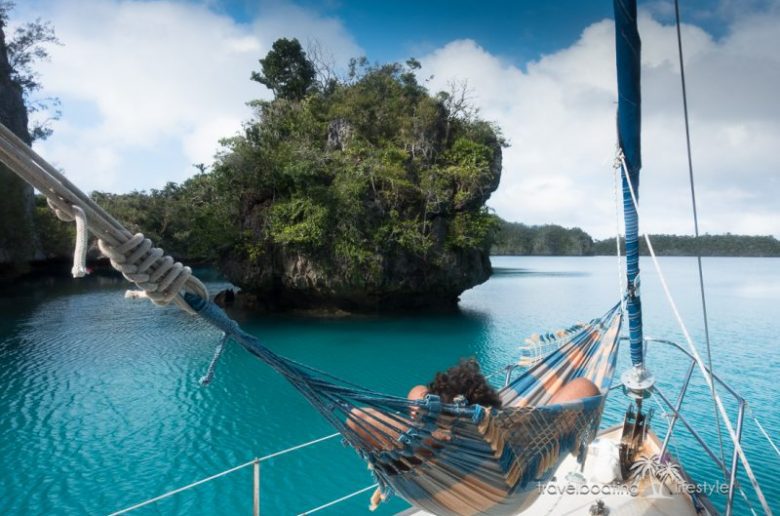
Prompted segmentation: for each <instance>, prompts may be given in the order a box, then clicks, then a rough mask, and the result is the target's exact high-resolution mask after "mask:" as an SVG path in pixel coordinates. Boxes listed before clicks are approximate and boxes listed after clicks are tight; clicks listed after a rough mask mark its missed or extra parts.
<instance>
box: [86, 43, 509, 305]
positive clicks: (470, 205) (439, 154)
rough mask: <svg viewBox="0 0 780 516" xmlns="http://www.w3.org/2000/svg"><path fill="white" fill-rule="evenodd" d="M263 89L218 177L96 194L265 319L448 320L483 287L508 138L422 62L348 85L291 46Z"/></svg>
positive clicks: (219, 163) (267, 67)
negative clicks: (316, 315)
mask: <svg viewBox="0 0 780 516" xmlns="http://www.w3.org/2000/svg"><path fill="white" fill-rule="evenodd" d="M260 65H261V70H260V71H258V72H255V73H253V74H252V79H253V80H256V81H258V82H260V83H262V84H264V85H265V86H267V87H268V88H269V89H270V90H271V91H273V93H274V99H273V100H270V101H266V100H262V101H260V100H258V101H253V102H251V103H250V104H251V105H252V106H253V107H254V109H255V116H254V118H253V119H252V120H250V121H248V122H247V123H245V125H244V131H243V132H242V134H240V135H237V136H235V137H233V138H229V139H227V140H225V141H224V144H225V147H224V151H223V152H222V153H221V154H220V155H219V156H217V159H216V161H215V163H214V164H213V165H212V166H210V167H206V166H200V167H199V168H200V169H201V173H200V174H197V175H196V176H195V177H193V178H191V179H189V180H187V181H185V182H184V183H182V184H181V185H175V184H169V185H167V186H166V187H165V188H164V189H162V190H152V191H151V192H150V193H148V194H147V193H144V192H135V193H132V194H125V195H113V194H101V193H97V194H94V196H95V198H96V200H97V201H98V203H100V204H101V205H103V206H104V207H106V208H107V209H108V211H109V212H111V213H113V214H115V215H116V216H117V217H118V218H119V219H120V220H122V221H123V222H125V223H127V224H128V226H129V227H131V228H132V229H140V230H143V231H144V232H145V233H146V234H147V235H148V236H150V237H151V238H152V239H153V240H154V241H155V242H157V243H159V245H162V246H163V247H164V248H165V249H166V251H168V252H171V253H172V254H173V255H174V256H178V257H181V258H187V260H188V261H193V259H194V260H196V261H201V262H203V261H205V262H209V263H213V264H216V265H217V267H218V268H219V269H220V270H221V271H222V272H223V273H224V274H225V275H226V276H227V278H228V279H229V280H230V281H231V282H232V283H233V284H234V285H236V286H238V287H240V289H241V291H240V293H239V294H238V295H237V296H235V302H236V303H237V304H241V305H244V306H246V307H248V308H251V309H254V310H296V309H306V310H311V309H313V310H346V311H349V312H355V311H371V312H373V311H382V310H398V309H418V308H441V307H452V306H455V304H456V303H457V301H458V296H459V295H460V294H461V292H463V291H464V290H466V289H468V288H471V287H473V286H474V285H477V284H479V283H482V282H484V281H485V280H487V279H488V277H489V276H490V274H491V267H490V260H489V251H490V246H491V244H492V241H493V237H494V234H495V232H496V231H497V229H498V219H497V218H496V217H495V215H493V214H492V213H490V212H489V211H488V209H487V208H486V207H485V201H487V199H488V198H489V197H490V195H491V193H492V192H493V191H495V189H496V188H497V187H498V184H499V180H500V177H501V155H502V146H503V145H505V143H504V141H503V139H502V138H501V135H500V131H499V130H498V128H496V127H495V126H494V125H492V124H490V123H488V122H486V121H484V120H481V119H480V118H479V117H478V116H477V113H476V110H474V109H472V108H471V107H470V106H469V105H468V102H467V101H466V99H467V92H466V90H465V89H464V88H463V87H460V88H456V87H454V88H453V90H452V91H451V92H449V93H445V92H442V93H438V94H436V95H431V94H430V93H429V92H428V91H427V89H426V88H425V87H424V86H423V85H421V84H420V83H419V82H418V79H417V75H418V74H417V72H418V69H419V68H420V64H419V63H418V62H417V61H416V60H414V59H410V60H409V61H407V63H405V64H403V65H401V64H387V65H369V64H368V63H367V62H366V61H365V60H364V59H360V60H357V59H356V60H353V61H352V62H351V64H350V67H349V71H348V72H347V73H346V74H345V76H343V77H337V76H336V75H334V74H332V73H329V72H328V70H327V69H323V68H321V67H318V66H317V65H315V64H314V63H312V62H311V61H310V60H309V58H308V57H307V55H306V53H305V52H304V51H303V49H302V48H301V46H300V44H299V43H298V41H297V40H287V39H281V40H278V41H277V42H276V43H274V45H273V48H272V49H271V51H270V52H269V54H268V55H267V56H266V57H265V58H264V59H261V60H260Z"/></svg>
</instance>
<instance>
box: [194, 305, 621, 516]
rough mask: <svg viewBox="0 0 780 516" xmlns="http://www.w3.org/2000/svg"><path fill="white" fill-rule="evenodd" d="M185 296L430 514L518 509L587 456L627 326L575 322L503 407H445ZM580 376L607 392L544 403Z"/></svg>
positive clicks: (460, 402)
mask: <svg viewBox="0 0 780 516" xmlns="http://www.w3.org/2000/svg"><path fill="white" fill-rule="evenodd" d="M184 299H185V301H186V302H187V303H188V304H189V305H190V307H191V308H192V309H193V310H194V311H195V312H196V313H198V314H199V315H200V316H201V317H203V318H204V319H205V320H207V321H208V322H210V323H211V324H213V325H214V326H216V327H217V328H219V329H220V330H222V331H223V332H225V336H226V338H230V339H233V340H235V341H236V342H238V343H239V344H241V345H242V346H243V347H244V348H246V349H247V350H248V351H249V352H250V353H252V354H253V355H255V356H256V357H258V358H260V359H261V360H262V361H263V362H265V363H267V364H268V365H269V366H271V367H272V368H273V369H275V370H276V371H277V372H279V373H280V374H282V375H283V376H284V377H285V378H286V379H287V380H288V381H289V382H290V383H291V384H292V385H293V386H294V387H295V388H296V389H298V390H299V391H300V392H301V393H302V394H303V395H304V396H305V397H306V398H307V399H308V400H309V402H310V403H311V404H312V405H313V406H314V408H315V409H317V410H318V411H319V412H320V413H321V414H322V415H323V416H324V417H325V418H326V419H327V420H328V421H329V422H330V423H331V424H332V425H333V426H334V427H335V428H336V429H337V430H338V431H339V432H340V433H341V434H342V435H343V436H344V439H345V441H346V442H347V443H348V444H349V445H350V446H352V447H353V448H354V449H355V450H356V451H357V452H358V454H360V456H361V457H362V458H363V459H364V460H365V461H366V462H368V464H369V467H370V468H371V469H372V470H373V472H374V475H375V477H376V479H377V481H378V483H379V485H380V488H381V489H382V490H383V491H384V492H385V493H390V492H392V491H394V492H396V493H398V494H399V495H400V496H401V497H402V498H404V499H405V500H407V501H408V502H409V503H411V504H413V505H415V506H417V507H420V508H423V509H425V510H427V511H430V512H432V513H434V514H477V513H480V514H507V513H508V512H517V511H520V510H522V509H523V508H524V507H525V506H527V505H528V504H530V503H531V502H532V501H533V500H534V499H535V497H536V495H538V492H539V490H538V488H537V483H538V482H543V481H546V480H548V479H549V477H550V476H551V475H552V472H553V471H555V469H556V467H557V466H558V465H559V464H560V462H561V461H562V460H563V458H564V457H565V456H566V454H567V453H569V452H571V453H574V454H579V459H580V460H581V459H583V458H584V457H583V455H582V454H583V453H584V451H585V450H586V449H587V444H588V443H589V442H590V441H591V440H593V438H594V437H595V434H596V431H597V429H598V425H599V422H600V420H601V413H602V410H603V406H604V401H605V399H606V394H607V392H608V390H609V387H610V385H611V382H612V374H613V371H614V368H615V360H616V351H617V347H618V345H617V342H618V334H619V333H620V326H621V321H622V311H621V309H620V304H618V305H616V306H615V307H613V308H612V309H610V310H609V311H608V312H607V313H606V314H604V315H603V316H602V317H600V318H598V319H594V320H593V321H591V322H590V323H588V324H584V325H579V326H578V329H577V330H576V331H574V332H572V333H570V334H568V336H567V337H566V338H563V339H561V340H560V346H559V347H558V348H557V349H556V350H554V351H553V352H551V353H550V354H549V355H547V356H546V357H544V358H543V359H541V360H540V361H539V362H538V363H537V364H536V365H535V366H533V367H532V368H531V369H529V370H527V371H525V372H524V373H523V374H522V375H520V376H519V377H518V378H517V379H515V380H514V381H512V382H510V383H508V385H506V386H505V387H504V388H503V389H501V390H500V391H499V396H500V399H501V402H502V408H501V409H490V408H485V407H482V406H480V405H469V404H468V401H467V400H465V399H462V398H461V399H456V400H455V402H454V403H449V404H447V403H443V402H442V401H441V400H440V399H439V397H438V396H435V395H430V394H429V395H428V396H426V398H425V399H423V400H409V399H407V398H403V397H398V396H391V395H387V394H382V393H379V392H376V391H372V390H369V389H365V388H363V387H360V386H357V385H354V384H352V383H349V382H346V381H344V380H340V379H338V378H336V377H334V376H332V375H330V374H328V373H326V372H323V371H320V370H317V369H315V368H312V367H310V366H307V365H304V364H301V363H298V362H295V361H293V360H290V359H288V358H284V357H281V356H279V355H277V354H275V353H274V352H272V351H271V350H269V349H268V348H267V347H265V346H263V345H262V344H261V343H260V342H259V340H258V339H257V338H255V337H254V336H252V335H249V334H248V333H246V332H244V331H243V330H242V329H241V328H240V327H239V326H238V324H237V323H236V322H235V321H233V320H232V319H230V318H229V317H228V316H227V315H226V314H225V313H224V312H223V311H222V309H220V308H219V307H218V306H216V305H215V304H214V303H212V302H210V301H206V300H204V299H202V298H200V297H199V296H197V295H194V294H189V293H187V294H185V295H184ZM212 365H213V364H212ZM210 371H213V368H211V367H210ZM581 377H583V378H587V379H589V380H590V381H592V382H593V383H594V384H595V385H596V386H597V387H598V388H599V390H600V391H601V394H600V395H597V396H593V397H589V398H584V399H579V400H575V401H570V402H566V403H562V404H555V405H547V404H546V403H548V402H549V400H550V399H551V398H552V396H553V395H554V394H555V393H556V392H558V390H560V388H561V387H562V386H563V385H565V384H566V383H568V382H570V381H571V380H573V379H575V378H581Z"/></svg>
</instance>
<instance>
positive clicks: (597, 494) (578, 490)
mask: <svg viewBox="0 0 780 516" xmlns="http://www.w3.org/2000/svg"><path fill="white" fill-rule="evenodd" d="M620 433H621V427H619V426H618V427H612V428H609V429H606V430H604V431H602V432H601V433H600V434H599V436H598V438H599V439H601V440H606V441H609V442H610V443H611V444H613V445H614V446H618V445H619V444H620ZM659 450H660V443H659V440H658V437H657V436H656V435H655V433H654V432H652V430H651V431H650V432H649V433H648V438H647V439H646V440H645V443H644V446H643V448H642V450H641V452H640V453H639V455H640V456H652V455H655V454H658V452H659ZM597 460H598V459H597V458H596V457H593V456H591V455H590V454H589V456H588V459H587V460H586V463H585V468H584V473H585V482H584V483H583V482H582V481H581V480H578V479H572V480H567V477H568V478H570V479H571V478H572V475H571V474H572V473H576V472H579V471H580V467H579V465H578V464H577V461H576V458H575V457H574V456H572V455H569V456H568V457H566V459H564V461H563V462H562V463H561V465H560V466H559V467H558V470H557V471H556V472H555V475H554V478H555V480H554V481H551V482H549V483H547V484H544V485H540V487H539V495H538V497H537V498H536V499H535V500H534V501H533V502H532V503H531V505H529V506H528V507H526V508H525V509H524V510H523V511H521V512H520V513H518V514H530V515H533V516H542V515H548V514H554V515H567V514H571V515H574V514H577V515H580V514H585V515H587V514H593V513H592V512H591V507H595V505H596V504H597V503H598V502H599V501H601V502H603V504H604V505H603V506H604V508H605V509H606V510H605V512H603V513H602V514H608V515H609V516H634V515H637V516H638V515H643V516H656V515H657V516H662V515H669V516H685V515H691V516H696V515H697V512H696V508H695V507H694V504H693V501H692V500H691V497H690V496H689V495H688V494H686V493H684V492H677V493H672V489H670V487H671V486H670V483H669V482H668V481H667V482H666V483H665V484H663V485H662V484H661V483H660V482H659V481H657V480H651V479H649V478H645V479H643V480H642V481H641V482H639V483H638V484H637V485H636V486H634V487H632V488H630V487H629V486H631V483H630V482H626V483H623V482H620V481H617V482H610V483H603V481H599V477H600V478H603V475H604V474H605V473H606V474H607V475H609V472H604V471H599V468H602V467H603V466H602V464H598V465H596V464H594V461H597ZM589 462H590V463H589ZM594 466H596V467H594ZM588 475H590V478H588ZM686 478H687V477H686ZM675 491H679V490H675ZM699 501H700V502H702V503H703V504H705V505H709V503H708V501H707V500H702V499H699ZM707 512H709V511H708V510H707V509H705V512H704V514H707ZM398 516H432V515H431V514H430V513H428V512H425V511H422V510H419V509H415V508H411V509H408V510H406V511H404V512H402V513H400V514H399V515H398Z"/></svg>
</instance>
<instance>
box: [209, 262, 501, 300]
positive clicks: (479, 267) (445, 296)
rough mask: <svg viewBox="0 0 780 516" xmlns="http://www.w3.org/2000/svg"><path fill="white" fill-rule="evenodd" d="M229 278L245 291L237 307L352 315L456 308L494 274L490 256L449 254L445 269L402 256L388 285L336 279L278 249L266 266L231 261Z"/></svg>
mask: <svg viewBox="0 0 780 516" xmlns="http://www.w3.org/2000/svg"><path fill="white" fill-rule="evenodd" d="M221 269H222V271H223V273H224V274H225V275H226V276H227V277H228V278H229V279H230V281H231V282H232V283H234V284H236V285H240V286H241V288H242V289H243V290H242V291H240V292H238V293H237V294H236V303H237V304H238V305H239V306H242V307H244V308H248V309H252V310H256V311H280V310H292V309H304V310H328V309H338V310H345V311H349V312H378V311H404V310H416V309H426V310H427V309H434V310H436V309H448V308H454V307H455V306H456V305H457V303H458V299H459V296H460V294H461V293H462V292H463V291H464V290H467V289H469V288H471V287H473V286H475V285H478V284H480V283H483V282H485V281H486V280H487V279H488V278H489V277H490V274H491V273H492V269H491V266H490V259H489V256H488V253H485V252H479V251H475V250H469V251H459V252H448V253H446V255H445V258H444V263H443V264H442V266H433V265H431V264H426V263H424V262H422V261H419V260H414V259H410V258H409V256H407V255H403V254H399V255H396V256H391V257H385V258H384V259H383V273H382V280H381V281H380V282H378V283H373V284H366V282H365V281H364V280H365V278H360V277H356V278H349V277H342V276H336V275H333V274H332V273H330V272H329V271H327V270H325V268H323V267H322V266H321V264H320V263H318V262H317V261H316V260H314V259H312V258H310V257H307V256H303V255H300V254H289V253H287V252H285V251H284V250H281V249H280V250H278V251H277V252H276V253H275V254H274V255H273V256H269V257H268V259H267V260H266V261H255V262H251V263H250V262H248V261H245V260H241V259H235V258H231V257H226V258H225V260H224V261H223V262H222V265H221Z"/></svg>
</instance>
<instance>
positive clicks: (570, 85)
mask: <svg viewBox="0 0 780 516" xmlns="http://www.w3.org/2000/svg"><path fill="white" fill-rule="evenodd" d="M778 24H780V16H777V15H774V14H772V13H769V14H767V13H764V14H763V15H761V16H759V15H757V14H756V15H745V16H743V17H741V18H738V19H736V20H735V21H734V22H733V24H732V25H731V26H730V28H729V29H730V30H729V32H728V34H727V35H726V36H724V37H723V38H722V39H720V40H717V41H716V40H714V39H713V38H712V37H711V36H710V35H709V34H707V33H706V32H705V31H703V30H702V29H700V28H698V27H696V26H693V25H684V26H683V31H682V32H683V42H684V46H685V59H686V63H685V64H686V79H687V82H688V93H689V110H690V115H691V131H692V144H693V161H694V167H695V172H696V181H697V185H696V186H697V197H698V201H699V213H700V220H701V229H702V231H705V232H712V233H716V232H726V231H731V232H735V233H752V234H756V233H758V234H774V235H780V216H779V215H780V213H778V209H777V203H776V200H775V199H776V197H777V196H778V195H779V194H780V184H779V180H778V177H777V176H778V164H779V163H780V159H778V158H777V155H776V150H775V149H776V142H777V141H780V103H778V102H777V101H776V92H777V91H778V90H779V89H780V57H778V56H777V53H776V49H777V48H780V32H778V31H777V27H778ZM640 33H641V35H642V39H643V59H642V88H643V96H644V103H643V109H644V113H643V116H644V119H643V139H642V143H643V153H644V170H643V175H642V189H641V201H642V202H641V204H642V207H641V209H642V214H643V220H642V226H643V228H644V229H645V230H647V231H650V232H657V233H678V234H679V233H690V232H692V229H693V225H692V216H691V207H690V206H691V205H690V190H689V187H688V182H687V181H688V179H687V178H688V175H687V158H686V151H685V132H684V125H683V118H682V98H681V93H680V76H679V63H678V59H677V46H676V39H675V37H676V36H675V28H674V27H673V26H672V25H664V24H662V23H660V22H658V21H656V19H654V18H653V17H652V16H651V15H650V14H648V13H644V14H643V15H642V16H641V18H640ZM421 61H422V63H423V71H424V73H425V74H431V73H432V74H433V75H434V79H433V80H432V81H431V83H430V86H431V88H432V89H434V90H440V89H445V90H446V89H447V83H448V82H449V81H452V80H463V79H466V80H467V81H468V83H469V85H470V86H471V88H472V90H473V95H474V99H475V103H476V104H477V105H478V106H479V107H480V109H481V113H482V115H483V116H484V117H485V118H487V119H489V120H492V121H495V122H497V123H498V125H499V126H500V127H502V128H503V130H504V134H505V136H506V137H507V138H508V139H509V140H510V142H511V148H509V149H507V150H506V151H505V159H504V172H503V177H502V180H501V187H500V188H499V190H498V191H497V192H496V193H495V194H494V195H493V197H492V199H491V201H490V203H489V204H490V205H491V206H492V207H494V208H495V210H496V212H497V213H498V214H499V215H501V216H502V217H504V218H506V219H508V220H516V221H522V222H526V223H531V224H544V223H559V224H563V225H567V226H580V227H582V228H584V229H585V230H586V231H588V232H590V233H591V234H594V235H596V236H599V237H604V236H609V235H614V233H615V207H614V202H613V198H614V196H613V191H614V186H613V185H614V180H613V173H612V169H611V157H612V156H614V146H615V141H616V137H615V101H616V86H615V69H614V62H615V58H614V32H613V22H612V21H611V20H604V21H601V22H598V23H595V24H593V25H591V26H589V27H588V28H587V29H585V31H584V32H583V33H582V35H581V36H580V38H579V40H578V41H577V42H576V43H575V44H574V45H572V46H571V47H569V48H566V49H563V50H560V51H558V52H556V53H553V54H550V55H546V56H543V57H542V58H540V59H539V60H537V61H534V62H531V63H528V65H527V66H526V67H525V70H521V69H519V68H517V67H516V66H514V65H511V64H508V63H506V62H504V61H502V60H501V59H500V58H499V57H497V56H494V55H491V54H489V53H488V52H486V51H485V50H484V49H482V48H481V47H480V46H479V45H478V44H477V43H476V42H474V41H471V40H461V41H454V42H451V43H449V44H448V45H446V46H444V47H443V48H440V49H438V50H436V51H434V52H432V53H430V54H429V55H427V56H425V57H423V58H421Z"/></svg>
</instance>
